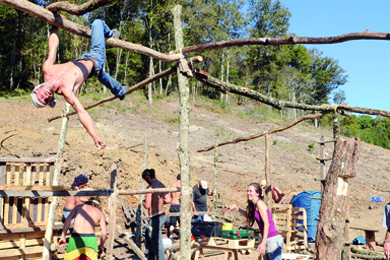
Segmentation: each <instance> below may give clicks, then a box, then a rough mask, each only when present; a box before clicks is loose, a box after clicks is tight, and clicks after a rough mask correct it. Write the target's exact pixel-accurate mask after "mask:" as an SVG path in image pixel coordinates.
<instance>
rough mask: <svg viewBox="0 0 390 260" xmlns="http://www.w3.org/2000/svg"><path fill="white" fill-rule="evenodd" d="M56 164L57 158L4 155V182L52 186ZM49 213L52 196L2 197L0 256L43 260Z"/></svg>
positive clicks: (0, 170)
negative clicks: (19, 157)
mask: <svg viewBox="0 0 390 260" xmlns="http://www.w3.org/2000/svg"><path fill="white" fill-rule="evenodd" d="M54 163H55V159H42V158H36V159H35V158H34V159H14V158H0V185H2V187H18V189H24V188H25V189H29V187H31V186H40V187H43V186H51V184H52V181H53V174H54ZM3 189H4V188H3ZM48 213H49V199H48V198H43V197H38V198H31V197H15V196H9V197H0V259H2V260H14V259H18V260H19V259H42V252H43V245H44V236H45V231H46V221H47V217H48Z"/></svg>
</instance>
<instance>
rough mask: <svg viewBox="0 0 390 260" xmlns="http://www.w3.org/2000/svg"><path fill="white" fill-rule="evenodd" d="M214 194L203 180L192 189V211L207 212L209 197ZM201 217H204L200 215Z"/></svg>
mask: <svg viewBox="0 0 390 260" xmlns="http://www.w3.org/2000/svg"><path fill="white" fill-rule="evenodd" d="M212 195H213V192H210V191H209V188H208V185H207V181H205V180H202V181H200V182H199V183H198V184H196V185H195V186H194V187H193V189H192V204H191V205H192V210H193V211H194V212H197V211H207V196H212ZM199 216H200V217H201V216H203V215H199Z"/></svg>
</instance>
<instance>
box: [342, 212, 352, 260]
mask: <svg viewBox="0 0 390 260" xmlns="http://www.w3.org/2000/svg"><path fill="white" fill-rule="evenodd" d="M344 238H345V240H344V245H345V250H344V252H345V260H351V241H350V238H349V219H348V218H347V219H346V220H345V227H344Z"/></svg>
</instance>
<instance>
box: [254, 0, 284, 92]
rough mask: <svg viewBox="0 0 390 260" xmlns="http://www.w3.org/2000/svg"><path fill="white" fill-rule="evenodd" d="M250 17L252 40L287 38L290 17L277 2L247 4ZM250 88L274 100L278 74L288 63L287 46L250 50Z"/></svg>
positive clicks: (264, 1)
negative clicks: (251, 85) (251, 81)
mask: <svg viewBox="0 0 390 260" xmlns="http://www.w3.org/2000/svg"><path fill="white" fill-rule="evenodd" d="M249 6H250V8H249V10H250V11H249V15H250V24H251V26H252V29H251V31H250V34H251V37H253V38H265V37H273V38H279V37H283V36H286V33H287V30H288V27H289V19H290V13H289V11H288V10H287V9H286V8H285V7H284V6H283V5H282V3H281V2H280V1H279V0H276V1H272V0H250V1H249ZM247 60H248V63H249V64H250V66H251V68H252V76H253V84H254V86H255V89H256V90H261V91H263V92H264V93H265V94H267V95H269V96H277V94H278V91H279V88H280V86H281V85H280V81H279V77H280V73H281V71H283V70H284V68H285V67H286V66H287V63H288V49H287V48H286V46H252V47H251V48H250V49H249V53H248V54H247Z"/></svg>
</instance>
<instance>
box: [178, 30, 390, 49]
mask: <svg viewBox="0 0 390 260" xmlns="http://www.w3.org/2000/svg"><path fill="white" fill-rule="evenodd" d="M354 40H387V41H388V40H390V33H377V32H370V31H369V30H367V31H364V32H356V33H347V34H342V35H338V36H330V37H298V36H286V37H283V38H248V39H236V40H231V41H221V42H211V43H205V44H200V45H195V46H188V47H185V48H183V49H182V53H190V52H195V51H203V50H210V49H221V48H229V47H234V46H247V45H263V46H266V45H294V44H334V43H342V42H346V41H354ZM175 53H179V52H178V51H177V50H176V51H175Z"/></svg>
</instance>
